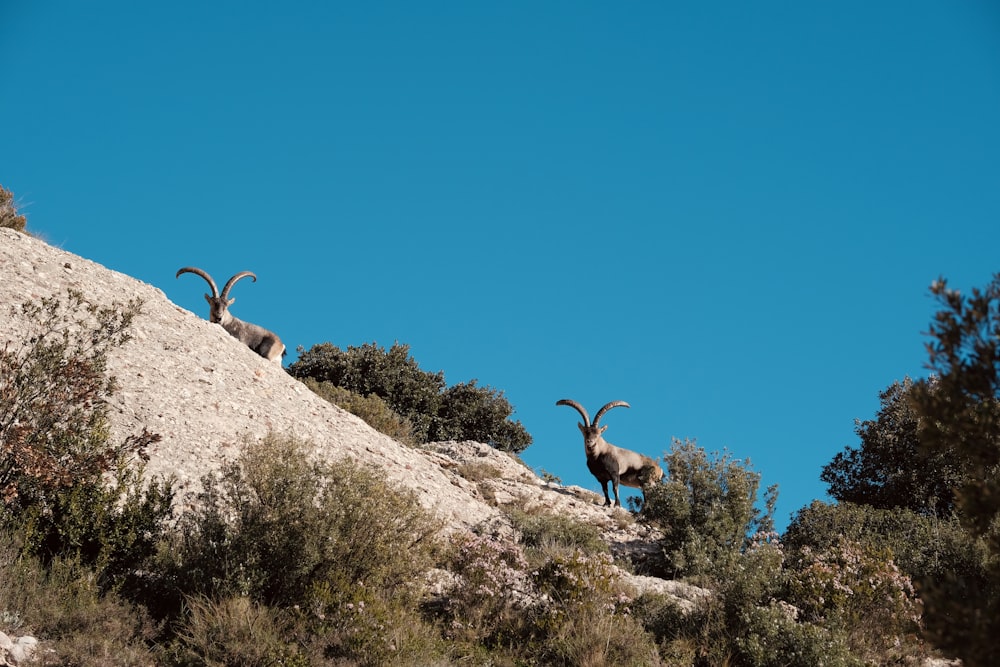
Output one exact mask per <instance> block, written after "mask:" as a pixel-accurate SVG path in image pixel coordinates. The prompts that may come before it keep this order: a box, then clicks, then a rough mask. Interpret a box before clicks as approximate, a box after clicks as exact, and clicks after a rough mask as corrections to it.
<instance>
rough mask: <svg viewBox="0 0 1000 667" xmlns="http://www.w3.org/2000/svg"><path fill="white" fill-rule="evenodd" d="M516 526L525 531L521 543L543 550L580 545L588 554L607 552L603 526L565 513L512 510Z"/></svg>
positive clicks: (522, 533) (572, 548) (512, 521)
mask: <svg viewBox="0 0 1000 667" xmlns="http://www.w3.org/2000/svg"><path fill="white" fill-rule="evenodd" d="M510 520H511V523H512V524H513V526H514V528H516V529H517V530H518V531H519V532H520V533H521V544H523V545H524V546H525V547H528V548H529V549H537V550H539V551H542V552H543V553H553V552H556V551H559V550H569V551H575V550H577V549H580V550H582V551H584V552H585V553H588V554H595V553H607V551H608V545H607V543H606V542H605V541H604V540H603V539H601V531H600V529H599V528H598V527H597V526H595V525H593V524H590V523H583V522H581V521H577V520H576V519H573V518H572V517H569V516H565V515H562V514H547V513H543V514H537V513H528V512H524V511H521V510H514V511H513V512H511V513H510Z"/></svg>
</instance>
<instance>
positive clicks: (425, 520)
mask: <svg viewBox="0 0 1000 667" xmlns="http://www.w3.org/2000/svg"><path fill="white" fill-rule="evenodd" d="M203 484H204V491H203V492H202V493H201V494H200V497H199V502H198V503H197V507H196V508H195V509H193V510H191V511H190V512H188V513H186V514H185V515H184V516H183V517H182V518H181V521H180V524H179V534H178V537H177V539H176V540H175V543H174V544H172V545H171V546H170V547H169V548H168V549H167V550H165V551H164V553H163V558H164V561H165V565H164V567H165V571H166V580H167V581H168V582H172V585H173V586H174V591H173V596H174V604H178V603H179V601H180V600H181V599H183V598H187V599H188V600H191V599H199V598H201V597H204V598H206V599H208V600H211V601H212V603H213V604H222V601H224V600H226V599H245V600H246V601H247V604H250V605H251V606H249V607H247V608H248V609H253V610H255V613H256V612H258V611H259V612H260V613H261V614H264V613H265V612H264V611H263V610H264V608H268V609H271V610H275V611H276V612H280V613H282V614H289V615H291V616H292V617H294V618H293V620H290V621H289V623H290V627H293V628H294V634H295V635H296V636H297V637H299V642H300V644H302V645H303V646H305V647H307V648H308V651H318V652H320V653H323V654H326V655H333V656H339V657H343V658H345V659H351V660H358V661H360V662H361V664H378V662H379V661H380V660H383V659H384V661H385V662H393V660H395V659H396V658H397V657H399V656H400V655H402V654H404V653H406V652H407V651H416V652H418V653H420V652H421V651H423V650H424V647H427V646H430V647H431V648H429V649H427V650H433V649H434V646H433V642H430V641H429V640H428V636H429V635H428V632H427V630H426V628H423V627H422V626H421V625H420V623H419V622H418V621H419V618H418V617H416V616H415V614H414V613H413V612H412V610H413V609H416V601H417V597H418V593H419V591H418V589H417V587H416V586H415V583H416V582H418V581H419V580H420V578H421V575H423V573H424V572H426V571H427V570H428V569H429V568H430V566H431V565H432V564H433V562H434V560H435V558H436V556H437V540H436V537H435V536H436V534H437V530H438V526H437V524H436V523H435V522H433V521H432V520H431V519H430V517H429V516H428V515H427V514H426V512H425V511H424V510H423V509H422V508H421V507H420V505H419V504H418V503H417V501H416V499H415V497H414V496H413V494H412V493H410V492H407V491H404V490H401V489H398V488H395V487H393V486H391V485H389V484H387V483H386V482H385V481H383V480H382V479H381V478H379V477H377V476H376V475H374V474H373V473H371V472H369V471H367V470H365V469H362V468H359V467H358V466H357V465H356V464H354V463H353V462H351V461H349V460H343V461H338V462H332V463H328V462H321V461H318V460H315V459H312V458H310V456H309V452H308V450H307V448H306V446H305V444H304V443H302V442H300V441H297V440H295V439H294V438H289V437H283V436H279V435H275V434H271V435H269V436H267V437H266V438H264V439H263V440H261V441H259V442H247V443H245V444H244V447H243V450H242V452H241V454H240V456H239V457H238V459H237V460H236V461H234V462H233V463H231V464H230V465H228V466H226V467H225V468H224V469H223V470H222V471H220V472H219V473H216V474H213V475H208V476H206V477H205V479H204V480H203ZM192 596H195V597H192ZM241 604H242V603H241ZM205 609H206V614H204V615H203V616H202V617H201V618H192V619H189V620H188V623H187V625H186V626H185V627H186V628H187V629H186V631H185V632H186V635H185V636H187V637H189V639H186V640H184V641H185V642H188V643H190V637H194V636H198V635H196V630H197V631H198V632H201V633H202V634H203V635H205V636H207V635H206V634H205V633H209V634H210V632H211V630H210V629H204V628H202V629H200V630H199V629H198V628H196V627H195V626H194V625H192V624H201V623H208V624H210V625H211V624H213V623H216V621H215V620H213V619H214V618H216V617H217V616H218V614H221V613H223V612H225V609H223V608H220V607H205ZM359 610H361V611H359ZM267 613H268V614H269V613H270V612H267ZM268 618H271V617H270V616H268ZM262 622H263V621H262ZM268 622H271V621H268ZM415 623H416V625H415ZM304 650H306V649H304ZM373 656H381V658H376V657H373Z"/></svg>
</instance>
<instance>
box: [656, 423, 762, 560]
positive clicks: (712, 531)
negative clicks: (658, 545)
mask: <svg viewBox="0 0 1000 667" xmlns="http://www.w3.org/2000/svg"><path fill="white" fill-rule="evenodd" d="M664 462H665V463H666V466H667V472H668V474H667V475H666V476H665V477H664V479H665V481H663V482H661V483H659V484H656V485H653V486H650V487H647V489H646V491H645V496H646V499H645V503H644V507H643V510H642V517H643V518H644V519H646V520H648V521H649V522H650V523H653V524H656V525H657V526H659V527H660V529H661V530H663V533H664V537H663V540H662V546H663V552H664V555H665V557H666V560H667V568H668V572H667V576H668V577H669V578H675V577H680V576H699V575H707V576H710V575H711V574H712V573H713V572H714V573H718V572H720V571H724V570H727V569H728V568H730V567H731V566H732V563H733V562H734V560H735V559H736V558H738V556H739V554H740V553H741V552H742V550H743V549H744V548H745V547H746V545H747V544H748V542H749V538H750V536H752V535H753V534H755V533H757V532H760V531H763V532H768V531H769V530H770V529H771V527H772V526H773V521H772V516H773V512H774V503H775V501H776V500H777V487H771V488H770V489H768V492H767V494H766V497H765V500H766V504H767V510H766V512H765V513H764V514H763V515H762V514H761V513H760V511H759V510H758V509H757V508H756V507H755V503H756V501H757V489H758V486H759V484H760V474H759V473H756V472H754V471H753V470H752V469H751V468H750V462H749V461H743V462H740V461H735V460H733V459H732V458H731V457H730V456H729V454H728V453H723V454H722V455H719V454H717V453H716V454H712V455H709V454H707V453H706V452H705V450H704V449H702V448H700V447H698V446H697V445H696V444H695V443H694V442H693V441H684V442H681V441H679V440H674V441H673V443H672V445H671V450H670V451H669V452H667V453H666V454H665V456H664Z"/></svg>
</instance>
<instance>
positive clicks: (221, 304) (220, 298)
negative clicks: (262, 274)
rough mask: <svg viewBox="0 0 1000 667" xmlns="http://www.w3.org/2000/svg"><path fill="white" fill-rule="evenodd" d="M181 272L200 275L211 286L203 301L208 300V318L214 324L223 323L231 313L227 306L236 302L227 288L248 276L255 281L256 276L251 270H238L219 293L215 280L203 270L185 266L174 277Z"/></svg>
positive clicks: (178, 275) (177, 276)
mask: <svg viewBox="0 0 1000 667" xmlns="http://www.w3.org/2000/svg"><path fill="white" fill-rule="evenodd" d="M182 273H193V274H195V275H198V276H201V277H202V278H204V279H205V281H206V282H207V283H208V286H209V287H211V288H212V294H211V295H208V294H206V295H205V301H208V320H209V321H210V322H214V323H216V324H225V323H226V322H227V321H228V320H229V318H231V317H232V315H230V314H229V306H231V305H233V304H234V303H236V299H230V298H229V290H231V289H232V288H233V285H235V284H236V283H237V282H238V281H239V280H241V279H243V278H246V277H247V276H249V277H250V278H252V279H253V281H254V282H257V276H256V275H254V273H253V272H252V271H240V272H239V273H237V274H236V275H235V276H233V277H232V278H230V279H229V281H228V282H227V283H226V284H225V286H224V287H223V288H222V294H219V289H218V288H217V287H216V286H215V281H214V280H212V276H210V275H208V273H206V272H205V271H202V270H201V269H199V268H196V267H194V266H185V267H184V268H182V269H179V270H178V271H177V275H176V276H174V277H175V278H180V276H181V274H182Z"/></svg>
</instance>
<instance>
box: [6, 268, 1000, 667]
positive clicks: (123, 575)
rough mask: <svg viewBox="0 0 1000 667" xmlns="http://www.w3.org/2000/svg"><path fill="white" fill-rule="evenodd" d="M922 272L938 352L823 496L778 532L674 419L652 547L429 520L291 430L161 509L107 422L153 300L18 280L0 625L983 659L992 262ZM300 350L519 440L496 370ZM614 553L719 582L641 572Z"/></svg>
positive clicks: (506, 651)
mask: <svg viewBox="0 0 1000 667" xmlns="http://www.w3.org/2000/svg"><path fill="white" fill-rule="evenodd" d="M933 293H934V294H935V295H936V296H937V298H938V299H939V300H940V303H941V310H940V312H938V313H937V315H936V316H935V318H934V320H933V321H932V323H931V326H930V329H929V332H928V333H929V340H930V343H929V345H928V351H929V355H930V362H929V363H930V367H931V368H932V369H933V371H934V375H933V376H932V378H930V379H927V380H921V381H910V380H905V381H903V382H900V383H894V384H893V385H892V386H890V387H888V388H886V389H885V390H883V391H882V392H881V394H880V398H881V404H880V408H879V410H878V412H877V414H876V415H874V416H873V418H872V419H870V420H865V421H859V422H858V423H857V429H856V431H857V434H858V438H859V442H858V444H857V445H855V446H851V447H847V448H845V450H844V451H843V452H841V453H839V454H838V455H837V456H835V457H834V458H833V460H832V461H830V462H829V463H828V464H827V465H826V466H825V467H824V468H823V470H822V471H820V476H821V479H822V480H823V481H825V482H826V483H827V484H828V485H829V488H830V494H831V496H832V497H833V498H834V500H835V501H836V502H834V503H822V502H814V503H813V504H811V505H810V506H808V507H804V508H801V509H800V510H799V511H798V512H797V513H796V515H795V517H794V519H793V521H792V523H791V524H790V525H789V527H788V529H787V530H786V531H785V533H784V534H782V535H778V534H776V533H775V531H774V527H773V517H772V515H773V508H774V500H775V499H776V497H777V489H776V488H771V489H767V490H766V491H765V492H764V493H763V496H762V497H761V493H760V492H761V490H760V488H759V483H760V475H759V473H757V472H756V471H754V470H753V468H752V466H751V464H750V462H749V461H746V460H739V459H736V458H734V457H733V456H732V455H731V454H730V453H728V452H723V453H718V452H714V453H713V452H707V451H705V450H704V449H702V448H701V447H699V446H698V445H697V443H695V442H693V441H684V442H681V441H674V442H672V443H670V446H669V450H668V451H667V452H665V456H664V461H665V467H666V468H667V472H668V474H667V475H666V476H665V477H664V479H663V480H662V481H661V482H659V483H658V484H657V485H656V486H654V487H653V488H651V489H649V490H648V492H647V494H646V499H645V502H644V503H643V504H642V507H641V509H639V510H637V511H635V512H634V515H633V517H632V519H631V520H636V521H641V522H646V523H648V524H650V525H651V526H653V527H655V528H657V529H658V532H659V534H661V535H662V538H660V542H659V544H657V545H656V546H657V551H658V553H659V554H660V555H661V557H660V558H652V559H650V560H648V561H644V562H642V564H641V565H640V564H638V563H635V564H633V563H624V562H619V563H615V561H614V558H613V557H612V555H611V553H610V552H609V550H608V548H607V545H606V544H605V543H604V541H603V539H601V537H600V532H599V531H598V530H597V528H596V527H594V526H590V525H584V524H581V523H578V522H576V521H574V520H573V519H571V518H569V517H566V516H550V515H546V514H543V513H538V512H537V511H529V510H528V509H527V508H520V509H508V510H507V511H508V512H509V515H508V518H509V520H510V524H511V525H512V526H513V527H514V531H513V532H512V533H510V534H504V535H500V534H495V533H493V532H490V531H485V530H484V531H482V532H463V531H458V532H450V533H448V534H447V536H446V535H445V533H444V532H442V531H441V530H440V528H441V526H439V525H438V524H436V523H435V521H434V520H433V519H432V518H431V517H430V515H429V514H428V513H427V511H426V510H425V509H423V508H422V507H421V506H420V504H419V503H417V501H416V499H415V497H414V496H413V494H412V493H410V492H409V491H407V490H405V489H403V488H401V487H398V486H396V485H393V484H390V483H388V482H387V481H386V480H385V479H383V478H381V477H380V476H378V475H377V474H375V473H374V472H373V471H371V470H370V469H362V468H360V467H358V466H357V465H355V464H354V463H352V462H350V461H346V460H345V461H318V460H316V459H315V458H313V457H312V456H311V448H310V445H309V443H307V442H301V441H298V440H295V439H292V438H289V437H286V436H284V435H281V434H271V435H269V436H268V437H266V438H264V439H262V440H260V441H247V442H246V443H244V446H243V448H242V451H241V454H240V456H239V457H238V458H237V459H236V460H235V461H233V462H232V464H230V465H228V466H226V467H224V468H223V469H222V470H220V471H219V472H217V473H214V474H210V475H207V476H206V477H205V479H204V480H203V488H204V491H203V493H202V495H201V497H200V498H199V502H198V504H197V506H196V507H195V508H193V509H192V508H189V509H187V510H186V511H185V512H184V513H183V514H181V515H180V517H179V518H177V519H176V520H175V519H174V517H173V515H172V513H171V502H172V496H173V491H172V488H171V482H170V480H163V479H154V480H149V479H146V478H145V477H144V475H143V469H142V461H143V454H144V451H145V448H146V447H147V446H148V445H149V444H150V443H152V442H154V441H155V440H156V438H157V436H156V435H155V434H152V433H149V432H148V431H143V432H141V433H138V434H135V435H133V436H131V437H129V438H126V439H125V440H124V441H122V442H115V441H112V440H111V439H110V437H109V429H108V426H107V399H108V397H109V396H111V395H112V393H113V392H114V391H115V389H116V387H115V383H114V380H113V378H109V377H107V375H106V361H107V355H108V354H109V353H110V352H111V351H112V350H113V349H114V348H115V347H117V346H119V345H122V344H123V343H125V342H126V341H127V340H128V335H129V329H130V327H131V325H132V321H133V319H134V318H135V317H136V315H137V314H138V313H139V312H140V310H141V307H142V304H140V303H138V302H130V303H127V304H121V303H116V304H112V305H111V306H109V307H97V306H94V305H92V304H90V303H88V302H87V300H86V298H85V297H84V296H83V295H82V294H80V293H78V292H73V291H70V292H68V293H67V294H65V295H64V296H62V297H60V298H53V299H42V300H40V301H38V302H30V303H26V304H23V305H21V306H20V307H17V308H14V309H11V311H10V313H9V317H10V319H11V321H17V322H19V323H23V328H20V329H19V330H21V331H24V332H25V335H24V337H23V340H20V341H13V342H9V343H6V344H5V345H4V346H3V347H2V349H0V526H2V528H0V630H3V631H5V632H8V634H34V635H36V636H38V637H40V638H41V639H42V640H43V641H44V642H45V648H46V651H44V652H43V653H41V654H40V662H41V664H51V665H134V664H159V665H178V666H180V665H184V666H187V665H251V666H252V665H279V664H280V665H348V664H349V665H386V664H403V665H414V664H420V665H451V664H494V665H540V664H545V665H604V664H615V665H625V666H627V665H678V666H680V665H684V666H690V665H697V666H699V667H708V666H715V665H729V666H733V667H737V666H738V667H758V666H759V667H765V666H771V665H774V666H777V665H801V666H803V667H805V666H813V665H819V664H823V665H833V666H838V665H843V666H848V665H859V666H860V665H904V664H918V663H919V660H920V659H922V658H924V657H926V656H928V655H932V654H934V653H935V652H936V651H938V650H940V651H943V653H944V654H945V655H949V656H958V657H960V658H962V660H963V661H964V664H965V665H968V666H970V667H978V666H981V665H989V664H992V662H993V661H994V658H993V652H994V648H993V644H994V640H993V637H994V636H995V633H996V631H997V630H998V629H1000V628H997V627H995V626H996V625H997V624H998V623H1000V620H998V619H1000V613H998V612H1000V565H998V563H1000V518H998V515H1000V475H998V472H1000V470H998V466H1000V402H998V401H1000V275H998V276H996V277H994V279H993V282H992V283H991V284H990V285H988V286H987V287H986V288H984V289H982V290H974V291H973V293H972V294H971V295H969V296H968V297H966V296H963V295H960V294H958V293H956V292H954V291H951V290H949V289H948V288H947V285H946V283H945V281H943V280H942V281H940V282H939V283H937V284H936V285H935V286H934V288H933ZM293 366H296V368H295V374H296V375H297V376H298V377H301V378H302V379H304V380H305V381H307V382H308V383H309V384H310V386H311V387H313V389H314V390H316V391H317V392H318V393H321V394H322V393H323V392H329V395H328V398H331V399H333V400H336V401H342V402H345V403H348V402H350V401H359V400H360V403H359V405H362V406H363V407H360V408H358V409H359V410H367V411H368V412H369V413H370V414H372V415H375V417H372V419H373V420H379V419H385V418H386V415H390V416H392V418H393V419H395V420H396V421H395V426H394V428H397V429H399V430H398V433H399V434H400V437H401V438H402V436H405V435H408V437H412V438H413V441H414V442H423V441H426V440H427V439H437V438H440V439H447V438H473V439H480V440H481V439H484V438H482V437H480V436H481V435H482V434H484V433H487V434H490V433H492V434H493V436H492V439H491V440H489V441H490V442H491V444H493V445H494V446H496V447H498V448H500V449H507V450H508V451H519V449H518V448H519V447H520V448H523V447H524V446H526V445H527V442H530V439H528V438H527V434H526V433H523V435H519V434H522V432H523V429H520V430H518V429H519V427H520V424H517V423H516V422H510V421H509V417H510V414H511V413H512V410H511V409H510V406H509V404H507V402H506V400H505V399H503V396H502V393H500V392H498V391H496V390H493V389H488V388H481V387H478V386H476V384H475V383H474V382H473V383H469V384H465V385H458V386H457V387H453V388H450V390H449V388H447V387H446V385H445V384H444V378H443V375H442V374H440V373H438V374H431V373H426V372H424V371H421V370H420V369H419V367H418V366H417V364H416V362H415V361H414V360H413V359H412V358H411V357H410V355H409V351H408V348H406V347H405V346H401V345H396V346H394V347H393V348H392V349H390V350H389V351H385V350H382V349H379V348H376V347H375V346H374V345H368V346H364V347H362V348H351V349H349V350H347V351H341V350H338V349H336V348H333V346H330V345H329V344H324V345H321V346H317V347H316V348H313V350H310V351H309V352H306V353H304V354H303V356H302V358H301V359H300V361H299V362H297V364H296V365H293ZM344 392H350V393H349V394H348V393H344ZM359 397H360V398H359ZM501 427H503V428H501ZM505 429H506V430H505ZM473 433H477V434H480V435H470V434H473ZM615 565H617V566H619V567H621V568H624V569H626V570H629V569H634V568H641V572H640V573H643V574H652V575H657V576H661V577H665V578H666V577H669V578H674V579H679V580H682V581H687V582H689V583H693V584H697V585H699V586H702V587H704V588H705V589H706V590H707V591H708V594H706V595H705V596H704V597H703V598H700V602H695V603H693V604H692V605H691V607H690V608H682V607H681V606H679V604H678V603H677V602H676V601H675V600H674V599H672V598H670V597H668V596H666V595H659V594H650V593H647V594H643V595H637V593H636V591H634V590H632V589H631V588H630V587H629V586H628V585H626V583H625V581H624V580H623V579H622V578H620V577H619V576H618V575H617V572H618V571H619V570H618V569H617V568H616V567H614V566H615ZM431 582H436V583H434V585H431Z"/></svg>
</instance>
